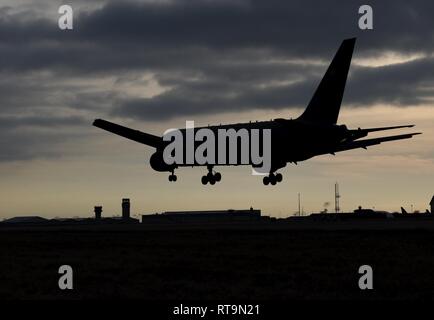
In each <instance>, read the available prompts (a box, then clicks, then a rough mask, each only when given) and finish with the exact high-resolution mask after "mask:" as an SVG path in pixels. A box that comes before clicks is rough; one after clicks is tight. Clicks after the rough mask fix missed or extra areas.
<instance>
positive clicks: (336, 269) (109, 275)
mask: <svg viewBox="0 0 434 320" xmlns="http://www.w3.org/2000/svg"><path fill="white" fill-rule="evenodd" d="M64 264H68V265H71V266H72V268H73V270H74V289H73V290H69V291H68V290H66V291H61V290H59V288H58V285H57V282H58V279H59V277H60V275H59V274H58V268H59V266H60V265H64ZM363 264H368V265H371V266H372V268H373V270H374V290H365V291H361V290H360V289H359V288H358V279H359V277H360V275H359V274H358V268H359V266H361V265H363ZM433 271H434V231H431V230H426V229H418V228H412V229H401V228H398V229H395V228H391V229H390V230H389V229H387V228H386V229H378V230H366V229H357V228H356V229H351V228H343V229H339V230H335V228H331V229H327V228H323V229H321V228H320V229H319V230H314V229H309V228H286V227H264V228H261V227H254V228H253V227H242V226H231V227H221V226H208V227H206V228H200V227H189V226H184V227H182V228H177V227H173V226H172V227H167V228H165V227H158V228H152V227H147V228H146V227H143V226H140V225H138V226H131V227H129V226H119V227H116V226H111V227H107V228H105V227H72V228H57V227H49V228H32V229H27V230H26V229H22V228H8V229H6V228H2V229H0V284H1V285H0V298H1V299H53V298H54V299H82V298H86V299H87V298H91V299H92V298H96V299H101V298H126V299H127V298H135V299H147V300H168V299H171V300H173V299H174V300H183V299H188V300H205V301H206V300H211V299H218V300H222V299H224V300H225V301H228V300H240V299H243V300H245V299H252V300H263V301H268V300H273V301H276V300H290V299H432V298H433V297H434V272H433Z"/></svg>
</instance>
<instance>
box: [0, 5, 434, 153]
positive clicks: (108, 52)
mask: <svg viewBox="0 0 434 320" xmlns="http://www.w3.org/2000/svg"><path fill="white" fill-rule="evenodd" d="M71 4H72V6H73V7H74V1H72V2H71ZM80 4H83V2H82V1H80ZM361 4H362V3H360V2H359V1H339V0H328V1H309V0H303V1H291V2H288V1H283V0H282V1H276V0H272V1H202V0H201V1H199V0H193V1H192V0H176V1H175V0H173V1H169V2H166V1H165V2H157V1H155V2H154V1H152V2H142V1H130V2H124V1H122V2H121V1H112V2H108V3H106V4H105V5H102V6H101V7H100V8H99V9H92V10H90V11H84V10H80V12H79V13H78V14H77V16H76V17H75V21H74V27H75V29H74V30H73V31H61V30H59V29H58V27H57V20H56V19H51V20H50V19H48V18H43V17H40V16H38V15H35V16H34V17H33V16H32V15H31V14H29V13H30V12H31V10H32V8H29V10H27V11H24V12H26V13H25V14H23V13H22V12H23V11H21V13H19V14H17V13H14V10H13V7H14V3H13V2H11V3H10V4H9V5H8V6H3V7H0V56H1V59H0V77H1V78H0V108H1V109H0V125H1V126H2V128H3V129H0V134H1V130H9V129H10V128H14V127H15V128H18V127H20V128H32V127H35V126H38V127H50V126H52V125H54V123H62V121H65V125H67V126H70V125H73V126H76V127H77V128H82V127H86V126H87V122H86V121H83V119H82V118H81V117H82V114H83V113H87V114H88V115H89V117H91V115H94V114H98V116H101V117H104V116H120V117H124V118H136V119H141V120H164V119H168V118H171V117H178V116H179V117H187V116H188V117H192V116H194V115H197V114H216V113H220V112H239V111H243V110H252V109H265V110H267V109H269V110H274V109H281V108H290V107H293V108H301V107H304V106H305V105H306V104H307V102H308V101H309V99H310V97H311V95H312V93H313V91H314V90H315V87H316V85H317V83H318V81H319V80H320V78H321V76H322V74H323V72H324V71H325V69H326V67H327V64H328V62H329V61H330V60H331V58H332V56H333V53H334V51H335V50H336V49H337V47H338V46H339V43H340V42H341V40H342V39H344V38H347V37H353V36H358V38H359V40H358V43H357V45H356V53H355V55H356V57H359V58H360V57H365V58H366V57H369V56H373V55H374V56H375V55H376V54H378V53H380V52H387V51H393V52H397V53H403V54H406V53H422V54H425V55H426V56H428V57H427V58H423V59H419V60H415V61H411V62H407V63H403V64H396V65H390V66H386V67H378V68H368V67H357V66H353V68H352V72H351V76H350V79H349V83H348V86H347V91H346V95H345V99H344V103H345V104H346V105H348V106H359V105H368V106H369V105H372V104H375V103H379V102H386V103H391V104H395V105H397V106H405V105H408V104H420V103H423V102H425V101H427V100H429V99H431V98H432V96H433V89H432V88H433V78H432V76H431V74H430V70H432V68H433V66H434V65H433V59H432V58H430V57H429V56H430V55H431V54H432V53H433V49H434V47H433V44H434V41H432V40H434V19H432V12H434V3H433V2H431V1H427V0H425V1H422V0H419V1H412V2H411V3H409V2H408V1H404V0H400V1H371V2H370V5H372V6H373V8H374V30H372V31H360V30H359V29H358V26H357V21H358V17H359V15H358V7H359V6H360V5H361ZM45 5H46V8H50V7H52V9H53V12H57V5H58V4H55V5H53V4H51V3H48V2H47V3H46V4H45ZM313 61H314V62H315V63H312V62H313ZM145 73H147V74H152V75H153V80H154V81H156V82H157V83H158V84H159V85H160V86H162V87H163V88H165V90H166V91H164V92H162V93H161V94H157V95H155V96H153V97H151V98H144V97H143V95H137V90H135V91H128V90H126V91H125V92H122V91H121V90H120V89H119V88H120V87H121V84H122V86H123V87H125V86H128V84H130V85H131V86H134V85H135V86H137V83H141V82H140V81H137V82H136V81H135V80H136V79H138V80H139V78H140V77H139V76H137V75H140V74H141V75H143V74H145ZM106 78H112V79H113V82H112V85H110V86H107V85H105V84H104V83H103V82H102V81H99V80H100V79H106ZM72 80H73V81H72ZM89 80H92V81H89ZM41 110H42V111H43V112H45V113H44V114H45V115H46V116H45V118H44V120H42V118H38V117H36V118H33V117H34V116H35V115H36V116H38V113H40V112H41ZM48 110H52V112H51V113H50V112H47V111H48ZM65 114H67V115H68V116H65ZM71 114H72V116H71ZM78 114H81V115H78ZM62 119H63V120H62ZM51 120H53V121H51ZM56 120H57V122H56ZM6 128H8V129H6ZM77 130H81V129H77ZM26 132H27V131H26ZM44 134H45V133H44ZM46 134H47V135H48V133H46ZM8 137H9V138H8V139H12V140H13V139H14V137H13V136H10V135H9V136H8ZM44 138H46V137H45V136H44ZM16 139H17V141H21V140H20V139H19V137H18V136H17V137H16ZM32 139H34V141H33V140H32ZM41 140H42V139H41ZM6 141H7V139H6V138H3V139H2V141H1V142H2V144H3V143H6ZM22 141H27V140H26V139H25V137H24V133H23V139H22ZM28 141H32V143H34V145H35V146H37V145H38V141H40V140H38V139H36V138H34V137H31V139H29V140H28ZM15 145H16V146H19V145H20V143H17V144H15ZM28 146H29V145H28V144H25V145H23V150H24V149H25V148H28ZM14 148H15V147H14ZM37 149H38V148H37V147H35V148H34V149H32V150H37ZM14 150H15V149H11V150H9V151H8V152H10V155H9V156H8V157H7V158H8V159H13V158H14V157H13V154H17V158H20V157H23V154H24V155H27V154H32V153H31V152H30V153H26V152H24V153H19V152H18V151H16V150H15V151H14ZM26 150H27V149H26ZM18 155H19V156H18ZM3 159H5V157H4V156H3Z"/></svg>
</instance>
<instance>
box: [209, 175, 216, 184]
mask: <svg viewBox="0 0 434 320" xmlns="http://www.w3.org/2000/svg"><path fill="white" fill-rule="evenodd" d="M215 182H216V181H215V179H214V177H212V179H210V180H209V184H211V185H214V184H215Z"/></svg>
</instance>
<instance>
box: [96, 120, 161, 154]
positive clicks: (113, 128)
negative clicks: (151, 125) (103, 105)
mask: <svg viewBox="0 0 434 320" xmlns="http://www.w3.org/2000/svg"><path fill="white" fill-rule="evenodd" d="M93 125H94V126H95V127H98V128H100V129H103V130H106V131H109V132H111V133H114V134H117V135H119V136H122V137H124V138H127V139H130V140H133V141H136V142H140V143H143V144H146V145H148V146H151V147H154V148H158V147H159V146H161V144H162V142H163V139H162V138H161V137H158V136H154V135H153V134H149V133H145V132H142V131H139V130H134V129H130V128H127V127H124V126H121V125H119V124H116V123H113V122H110V121H106V120H102V119H96V120H95V121H94V122H93Z"/></svg>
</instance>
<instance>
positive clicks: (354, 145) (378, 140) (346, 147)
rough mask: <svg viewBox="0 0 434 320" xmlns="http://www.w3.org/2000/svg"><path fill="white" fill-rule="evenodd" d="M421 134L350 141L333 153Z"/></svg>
mask: <svg viewBox="0 0 434 320" xmlns="http://www.w3.org/2000/svg"><path fill="white" fill-rule="evenodd" d="M418 134H422V133H420V132H416V133H407V134H399V135H396V136H388V137H381V138H373V139H364V140H357V141H351V142H347V143H344V144H341V145H339V146H338V147H337V148H335V150H333V152H340V151H345V150H351V149H358V148H365V149H366V148H367V147H369V146H373V145H377V144H380V143H382V142H388V141H395V140H402V139H410V138H412V137H413V136H415V135H418Z"/></svg>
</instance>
